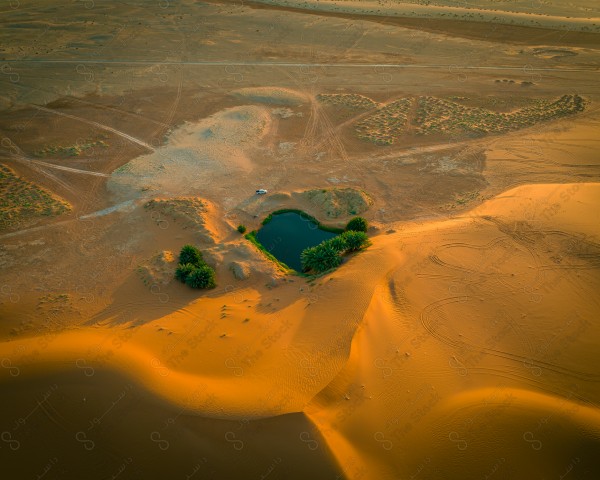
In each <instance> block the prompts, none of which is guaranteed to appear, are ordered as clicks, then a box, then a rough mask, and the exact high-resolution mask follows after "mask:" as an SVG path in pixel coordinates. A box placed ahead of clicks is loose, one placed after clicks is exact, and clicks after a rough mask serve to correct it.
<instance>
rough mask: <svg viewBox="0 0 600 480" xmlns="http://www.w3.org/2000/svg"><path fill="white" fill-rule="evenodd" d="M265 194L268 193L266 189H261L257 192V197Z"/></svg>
mask: <svg viewBox="0 0 600 480" xmlns="http://www.w3.org/2000/svg"><path fill="white" fill-rule="evenodd" d="M265 193H267V191H266V190H265V189H264V188H259V189H258V190H257V191H256V194H257V195H264V194H265Z"/></svg>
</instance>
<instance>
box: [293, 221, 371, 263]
mask: <svg viewBox="0 0 600 480" xmlns="http://www.w3.org/2000/svg"><path fill="white" fill-rule="evenodd" d="M367 245H369V237H368V236H367V234H366V233H365V232H354V231H348V232H344V233H342V234H341V235H339V236H338V237H333V238H330V239H329V240H325V241H324V242H321V243H320V244H319V245H317V246H315V247H310V248H306V249H304V251H303V252H302V254H301V255H300V260H301V261H302V268H303V269H304V271H310V270H314V271H315V272H325V271H327V270H331V269H332V268H335V267H338V266H339V265H340V263H342V255H343V254H344V253H347V252H354V251H356V250H360V249H361V248H362V247H364V246H367Z"/></svg>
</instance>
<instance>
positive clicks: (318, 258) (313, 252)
mask: <svg viewBox="0 0 600 480" xmlns="http://www.w3.org/2000/svg"><path fill="white" fill-rule="evenodd" d="M300 260H301V261H302V267H303V268H304V270H314V271H315V272H324V271H326V270H330V269H332V268H335V267H338V266H339V265H340V263H342V257H341V256H340V252H339V251H338V250H336V249H335V248H334V247H333V246H332V245H331V244H330V243H329V242H327V241H325V242H323V243H321V244H319V245H317V246H316V247H310V248H307V249H305V250H304V251H303V252H302V254H301V256H300Z"/></svg>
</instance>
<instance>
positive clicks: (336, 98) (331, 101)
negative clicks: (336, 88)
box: [317, 93, 379, 110]
mask: <svg viewBox="0 0 600 480" xmlns="http://www.w3.org/2000/svg"><path fill="white" fill-rule="evenodd" d="M317 100H318V101H319V102H321V103H325V104H328V105H336V106H341V107H346V108H350V109H353V110H370V109H372V108H376V107H378V106H379V104H378V103H377V102H376V101H374V100H372V99H371V98H369V97H365V96H364V95H359V94H358V93H320V94H319V95H317Z"/></svg>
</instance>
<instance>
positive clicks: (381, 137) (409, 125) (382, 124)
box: [355, 82, 587, 145]
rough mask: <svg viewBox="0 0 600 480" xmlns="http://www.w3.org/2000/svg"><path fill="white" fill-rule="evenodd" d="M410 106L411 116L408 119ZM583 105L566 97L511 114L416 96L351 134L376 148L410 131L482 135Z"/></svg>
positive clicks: (554, 116)
mask: <svg viewBox="0 0 600 480" xmlns="http://www.w3.org/2000/svg"><path fill="white" fill-rule="evenodd" d="M513 83H514V82H513ZM524 84H527V82H525V83H524ZM413 104H414V115H412V117H411V118H409V115H408V112H409V111H410V110H411V106H412V105H413ZM586 104H587V102H586V100H585V99H583V98H582V97H581V96H579V95H574V94H569V95H563V96H562V97H560V98H559V99H557V100H541V99H538V100H535V101H534V102H533V104H532V105H530V106H526V107H523V108H521V109H518V110H514V111H512V112H495V111H492V110H487V109H484V108H480V107H470V106H465V105H463V104H461V103H458V102H454V101H451V100H444V99H441V98H437V97H433V96H419V97H416V98H414V99H411V98H403V99H401V100H397V101H395V102H393V103H391V104H390V105H388V106H386V107H384V108H382V109H381V110H380V111H378V112H377V113H375V114H373V115H371V116H369V117H367V118H366V119H364V120H362V121H360V122H359V123H358V124H357V125H356V127H355V131H356V134H357V136H358V137H359V138H363V139H366V140H370V141H372V142H374V143H376V144H379V145H390V144H392V143H394V142H395V141H397V140H398V139H399V138H400V137H402V136H403V135H407V134H409V133H410V131H414V133H415V134H416V135H433V134H438V135H448V134H452V133H463V134H470V135H486V134H492V133H502V132H507V131H511V130H518V129H521V128H526V127H530V126H532V125H535V124H537V123H540V122H545V121H549V120H555V119H558V118H561V117H565V116H568V115H574V114H576V113H579V112H582V111H583V110H585V107H586Z"/></svg>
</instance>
